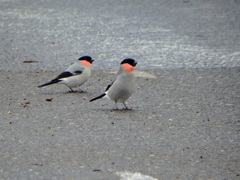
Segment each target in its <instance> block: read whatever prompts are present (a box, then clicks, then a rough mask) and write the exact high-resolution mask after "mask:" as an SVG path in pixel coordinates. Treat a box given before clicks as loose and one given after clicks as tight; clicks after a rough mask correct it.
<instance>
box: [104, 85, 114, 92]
mask: <svg viewBox="0 0 240 180" xmlns="http://www.w3.org/2000/svg"><path fill="white" fill-rule="evenodd" d="M112 84H113V83H112ZM112 84H109V85H108V86H107V88H106V90H105V92H106V91H107V90H108V89H109V88H110V87H111V86H112Z"/></svg>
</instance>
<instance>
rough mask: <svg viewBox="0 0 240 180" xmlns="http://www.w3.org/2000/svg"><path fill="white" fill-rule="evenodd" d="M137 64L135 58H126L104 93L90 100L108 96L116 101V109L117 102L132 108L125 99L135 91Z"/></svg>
mask: <svg viewBox="0 0 240 180" xmlns="http://www.w3.org/2000/svg"><path fill="white" fill-rule="evenodd" d="M136 65H137V61H135V60H134V59H132V58H127V59H124V60H123V61H122V62H121V63H120V67H119V70H118V73H117V75H116V77H115V79H114V81H113V82H112V83H111V84H110V85H108V86H107V88H106V90H105V92H104V93H103V94H101V95H100V96H97V97H95V98H93V99H91V100H90V101H89V102H92V101H95V100H97V99H100V98H103V97H107V98H108V99H110V100H112V101H114V102H115V106H116V110H118V106H117V103H123V105H124V106H125V109H126V110H130V109H129V108H128V107H127V106H126V104H125V101H126V100H127V99H128V98H129V97H130V96H131V95H132V93H133V92H134V86H135V76H134V73H133V72H134V69H135V67H136Z"/></svg>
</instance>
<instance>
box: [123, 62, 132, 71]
mask: <svg viewBox="0 0 240 180" xmlns="http://www.w3.org/2000/svg"><path fill="white" fill-rule="evenodd" d="M122 67H123V69H124V70H125V71H126V72H132V71H134V69H135V67H134V66H132V65H130V64H128V63H124V64H122Z"/></svg>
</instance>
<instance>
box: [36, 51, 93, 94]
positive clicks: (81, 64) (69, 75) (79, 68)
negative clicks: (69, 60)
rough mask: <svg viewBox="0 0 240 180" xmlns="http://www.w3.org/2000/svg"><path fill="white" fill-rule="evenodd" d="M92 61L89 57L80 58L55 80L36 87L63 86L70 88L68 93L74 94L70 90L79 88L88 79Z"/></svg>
mask: <svg viewBox="0 0 240 180" xmlns="http://www.w3.org/2000/svg"><path fill="white" fill-rule="evenodd" d="M93 61H94V60H93V59H92V58H91V57H90V56H82V57H80V58H79V59H78V60H77V61H76V62H74V63H73V64H72V65H71V66H69V67H68V68H67V69H66V70H65V71H64V72H62V73H61V74H60V75H58V76H57V77H56V78H55V79H53V80H51V81H49V82H47V83H45V84H42V85H39V86H38V87H39V88H40V87H44V86H48V85H51V84H64V85H66V86H67V87H69V88H70V92H75V91H73V89H72V88H74V87H79V86H81V85H82V84H84V83H85V82H86V81H87V80H88V79H89V78H90V76H91V67H92V63H93Z"/></svg>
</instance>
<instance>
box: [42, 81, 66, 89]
mask: <svg viewBox="0 0 240 180" xmlns="http://www.w3.org/2000/svg"><path fill="white" fill-rule="evenodd" d="M60 81H61V80H59V79H54V80H52V81H50V82H47V83H45V84H42V85H39V86H38V87H39V88H40V87H43V86H48V85H51V84H55V83H58V82H60Z"/></svg>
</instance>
